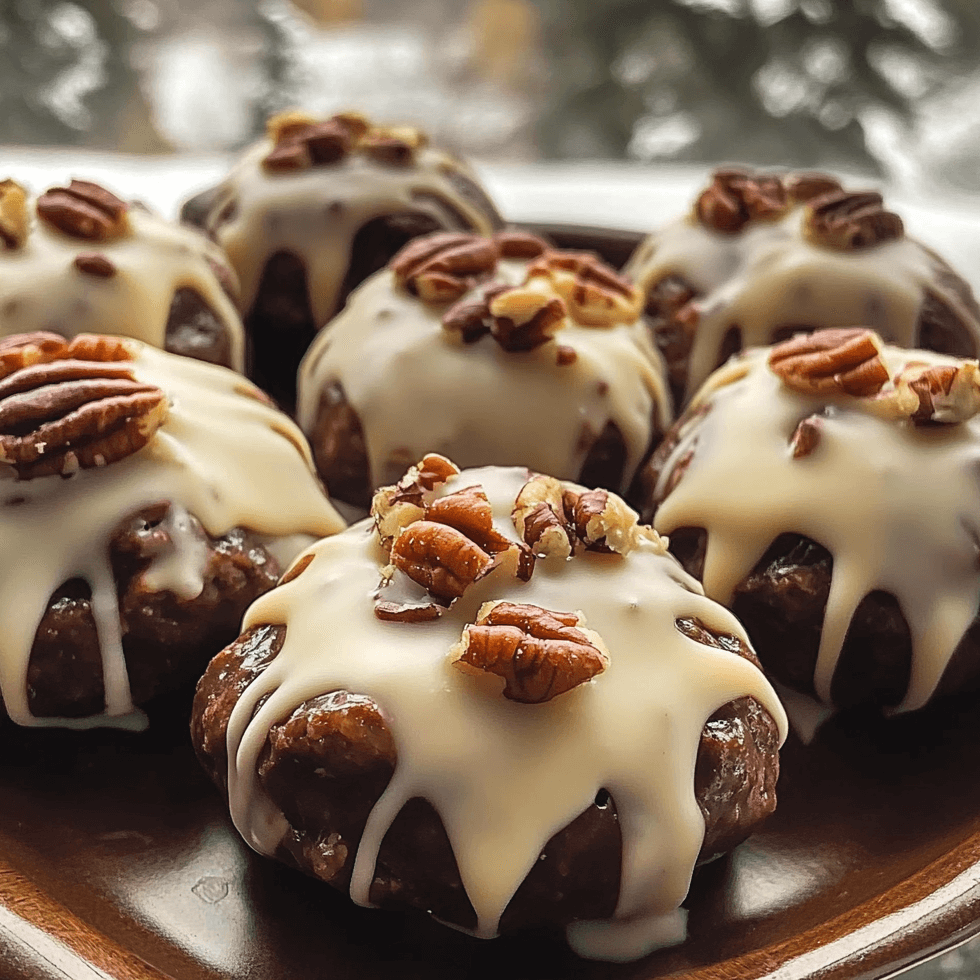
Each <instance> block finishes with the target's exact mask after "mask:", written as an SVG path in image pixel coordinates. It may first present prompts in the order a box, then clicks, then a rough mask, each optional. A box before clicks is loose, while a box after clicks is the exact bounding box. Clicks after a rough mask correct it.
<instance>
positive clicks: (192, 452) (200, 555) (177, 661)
mask: <svg viewBox="0 0 980 980" xmlns="http://www.w3.org/2000/svg"><path fill="white" fill-rule="evenodd" d="M100 213H101V212H100ZM72 220H74V219H72ZM92 220H93V221H95V222H98V221H99V220H100V219H98V218H93V219H92ZM88 227H89V226H88V225H86V228H88ZM94 228H95V226H94V225H93V226H92V229H93V230H92V231H91V232H89V233H92V234H94V233H95V231H94ZM99 233H100V234H101V232H99ZM342 526H343V523H342V521H340V519H339V518H338V516H337V514H336V512H335V511H334V510H333V508H332V507H331V505H330V503H329V501H328V500H327V498H326V496H325V494H324V493H323V490H322V487H321V486H320V484H319V482H318V481H317V479H316V476H315V474H314V473H313V466H312V458H311V456H310V453H309V449H308V448H307V446H306V444H305V441H304V440H303V437H302V435H301V434H300V432H299V430H298V429H297V428H296V427H295V426H294V425H293V423H292V422H290V420H289V419H288V418H286V416H284V415H283V414H282V413H280V412H278V411H277V410H276V409H274V408H273V407H272V406H271V404H270V402H269V400H268V399H267V398H266V396H265V395H263V394H262V393H261V392H260V391H259V390H258V389H256V388H254V387H253V386H252V385H251V384H250V383H249V382H247V381H246V380H245V379H244V378H242V377H241V376H240V375H238V374H235V373H233V372H232V371H229V370H227V369H225V368H220V367H215V366H213V365H210V364H204V363H201V362H200V361H194V360H191V359H189V358H185V357H177V356H175V355H172V354H167V353H164V352H163V351H159V350H157V349H156V348H153V347H150V346H149V345H145V344H141V343H140V342H138V341H134V340H129V339H124V338H120V337H109V336H97V335H91V334H81V335H79V336H77V337H75V338H74V339H72V340H66V339H65V338H63V337H60V336H58V335H57V334H52V333H43V332H39V333H33V334H21V335H17V336H13V337H6V338H3V339H0V544H2V548H3V554H4V556H5V567H6V573H5V575H4V576H3V581H2V583H0V610H2V611H3V614H2V616H0V624H2V625H0V667H2V670H0V695H2V699H3V706H4V708H5V710H6V713H7V714H8V715H9V717H10V718H11V719H12V720H13V721H15V722H16V723H18V724H20V725H27V726H30V725H58V724H60V725H66V726H69V727H91V726H94V725H106V726H127V727H133V726H136V727H138V726H140V725H141V724H143V723H144V721H145V718H144V716H143V715H142V713H141V712H140V711H139V710H138V708H137V705H139V704H141V703H144V702H146V701H147V700H149V699H150V698H151V697H153V696H154V695H156V694H158V693H162V692H164V691H167V690H172V689H173V688H175V687H176V686H178V685H179V684H181V683H183V682H187V681H191V680H193V679H194V678H195V676H197V675H198V674H199V673H200V671H201V670H202V669H203V667H204V665H205V663H206V661H207V657H208V656H210V655H211V654H213V652H214V649H215V645H216V644H218V645H220V644H221V643H226V642H228V641H229V640H230V639H232V638H233V637H234V636H235V635H236V634H237V633H238V628H239V624H240V621H241V616H242V613H243V611H244V610H245V608H246V607H247V606H248V604H249V603H250V602H252V601H253V600H254V599H255V598H256V597H257V596H259V595H261V594H262V593H263V592H266V591H268V590H269V589H270V588H272V586H273V585H274V584H275V582H276V579H277V578H278V575H279V573H280V570H281V568H283V567H285V566H286V565H287V564H288V563H289V562H290V561H291V560H292V558H293V557H294V556H295V554H296V553H297V551H299V550H300V549H301V548H303V547H305V546H306V545H307V544H308V543H309V542H310V541H311V540H313V539H314V538H316V537H320V536H322V535H324V534H329V533H332V532H334V531H337V530H339V529H340V528H341V527H342Z"/></svg>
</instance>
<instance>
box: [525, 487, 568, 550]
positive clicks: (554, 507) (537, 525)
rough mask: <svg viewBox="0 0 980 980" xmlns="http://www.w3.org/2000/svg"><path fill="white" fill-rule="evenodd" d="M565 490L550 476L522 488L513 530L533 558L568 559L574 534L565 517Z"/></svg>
mask: <svg viewBox="0 0 980 980" xmlns="http://www.w3.org/2000/svg"><path fill="white" fill-rule="evenodd" d="M563 494H564V489H563V487H562V485H561V483H560V482H559V481H558V480H556V479H555V478H554V477H551V476H535V477H532V478H531V479H530V480H528V482H527V483H525V484H524V486H523V487H522V488H521V492H520V493H519V494H518V495H517V500H516V502H515V504H514V513H513V517H514V527H515V528H517V533H518V534H519V535H520V536H521V537H522V538H523V539H524V540H525V542H527V544H528V545H529V547H530V548H531V550H532V551H533V552H534V553H535V554H536V555H541V556H542V557H551V556H552V555H556V556H558V557H559V558H568V557H569V556H570V555H571V554H572V550H573V549H574V547H575V531H574V530H573V528H572V527H571V525H570V523H569V520H568V517H567V516H566V514H565V507H564V499H563Z"/></svg>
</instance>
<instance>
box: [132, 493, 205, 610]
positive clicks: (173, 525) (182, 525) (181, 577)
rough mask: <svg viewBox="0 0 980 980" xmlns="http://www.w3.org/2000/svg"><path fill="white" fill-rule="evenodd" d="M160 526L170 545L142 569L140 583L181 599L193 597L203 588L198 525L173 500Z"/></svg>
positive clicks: (202, 549)
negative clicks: (147, 566)
mask: <svg viewBox="0 0 980 980" xmlns="http://www.w3.org/2000/svg"><path fill="white" fill-rule="evenodd" d="M160 526H161V529H162V530H164V531H165V532H166V533H167V536H168V538H169V539H170V547H169V548H168V550H167V551H166V552H165V553H164V554H162V555H159V556H158V557H157V558H155V559H154V561H153V562H152V563H151V565H150V567H149V568H148V569H147V570H146V571H145V572H144V573H143V585H145V586H146V587H147V588H148V589H150V591H152V592H173V593H174V595H176V596H178V597H179V598H181V599H194V598H196V597H197V596H199V595H200V594H201V589H203V588H204V565H205V562H206V561H207V552H208V545H207V540H206V539H205V537H204V532H203V531H202V530H201V525H200V524H199V523H198V522H197V521H196V520H195V519H194V517H193V515H191V514H189V513H188V512H187V511H186V510H185V509H184V508H183V507H181V506H180V505H179V504H174V505H173V506H171V508H170V509H169V510H168V511H167V514H166V516H165V517H164V519H163V521H162V522H161V525H160Z"/></svg>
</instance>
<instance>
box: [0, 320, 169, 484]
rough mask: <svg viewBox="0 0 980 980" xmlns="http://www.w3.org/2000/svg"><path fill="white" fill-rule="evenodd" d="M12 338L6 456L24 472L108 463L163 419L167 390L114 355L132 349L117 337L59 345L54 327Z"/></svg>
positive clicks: (7, 349) (4, 403)
mask: <svg viewBox="0 0 980 980" xmlns="http://www.w3.org/2000/svg"><path fill="white" fill-rule="evenodd" d="M10 340H12V341H14V343H7V344H4V345H2V346H0V362H3V361H4V360H5V359H6V361H7V363H6V365H5V366H6V367H7V368H11V367H12V370H7V371H6V374H5V376H4V377H3V380H2V381H0V461H2V462H5V463H9V464H10V465H12V466H13V467H14V469H16V471H17V475H18V477H19V478H20V479H22V480H29V479H33V478H35V477H41V476H50V475H53V474H60V475H62V476H70V475H71V474H72V473H74V472H76V471H77V470H78V469H79V468H82V469H86V468H90V467H96V466H106V465H108V464H109V463H113V462H115V461H117V460H120V459H123V458H125V457H126V456H129V455H131V454H132V453H135V452H136V451H137V450H139V449H142V448H143V446H145V445H146V444H147V443H148V442H149V441H150V439H151V438H152V437H153V434H154V433H155V432H156V430H157V429H158V428H159V427H160V425H161V424H162V423H163V421H164V420H165V418H166V415H167V411H168V408H169V403H168V401H167V397H166V395H165V394H164V393H163V392H162V391H161V390H160V389H159V388H156V387H155V386H153V385H149V384H144V383H143V382H140V381H137V380H136V378H134V376H133V374H132V370H131V369H130V368H129V366H128V365H126V364H124V363H122V362H121V359H120V358H119V357H117V356H113V355H116V354H118V353H119V351H120V349H121V348H122V349H126V348H124V347H123V345H122V344H121V343H119V342H118V341H116V342H114V341H115V338H101V337H92V336H87V335H82V336H80V337H78V338H76V339H75V340H74V341H71V342H67V341H65V340H64V339H63V338H58V340H59V341H60V343H61V349H60V351H57V350H56V349H55V344H54V342H53V340H51V339H50V335H49V336H48V337H47V338H45V335H43V334H42V335H36V334H35V335H29V336H28V337H26V338H10ZM17 341H20V346H19V347H18V345H17V343H16V342H17ZM127 353H128V351H127ZM18 356H19V359H20V361H21V364H20V366H13V365H15V364H16V361H17V359H18ZM130 356H131V355H130Z"/></svg>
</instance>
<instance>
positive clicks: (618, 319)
mask: <svg viewBox="0 0 980 980" xmlns="http://www.w3.org/2000/svg"><path fill="white" fill-rule="evenodd" d="M539 277H540V278H544V279H547V280H550V283H551V287H552V288H553V289H554V291H555V292H556V293H558V295H559V296H561V298H562V299H563V300H564V301H565V304H566V305H567V306H568V312H569V313H570V314H571V316H572V317H573V318H574V319H575V320H577V321H578V322H579V323H582V324H585V325H586V326H591V327H610V326H612V325H613V324H616V323H632V322H633V321H634V320H636V318H637V317H638V316H639V315H640V310H641V309H642V308H643V294H642V292H641V291H640V290H639V289H637V288H636V287H635V286H634V285H633V284H632V283H631V282H630V281H629V280H628V279H624V278H623V277H622V276H620V275H619V274H618V273H616V272H615V271H613V269H611V268H610V267H609V266H608V265H606V264H605V262H603V261H601V260H600V259H598V258H596V256H594V255H591V254H590V253H588V252H554V251H548V252H545V253H544V254H543V255H542V256H541V258H539V259H538V260H537V261H536V262H535V263H534V264H533V265H532V266H531V267H530V268H529V269H528V284H529V285H530V284H533V283H534V281H535V280H536V279H537V278H539Z"/></svg>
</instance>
